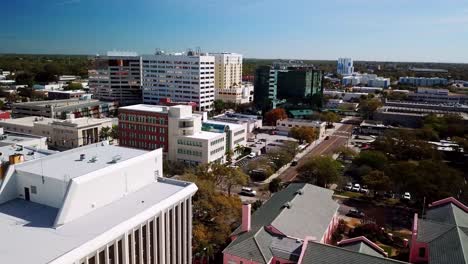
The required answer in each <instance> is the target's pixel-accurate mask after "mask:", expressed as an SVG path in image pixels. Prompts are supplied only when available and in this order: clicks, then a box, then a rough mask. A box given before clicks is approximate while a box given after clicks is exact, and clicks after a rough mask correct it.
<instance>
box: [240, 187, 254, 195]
mask: <svg viewBox="0 0 468 264" xmlns="http://www.w3.org/2000/svg"><path fill="white" fill-rule="evenodd" d="M239 194H240V195H245V196H251V197H254V196H256V195H257V192H256V191H254V190H253V189H252V188H249V187H242V189H241V191H240V193H239Z"/></svg>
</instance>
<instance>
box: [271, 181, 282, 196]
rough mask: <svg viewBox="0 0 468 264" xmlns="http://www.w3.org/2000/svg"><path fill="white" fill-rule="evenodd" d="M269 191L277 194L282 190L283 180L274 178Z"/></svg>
mask: <svg viewBox="0 0 468 264" xmlns="http://www.w3.org/2000/svg"><path fill="white" fill-rule="evenodd" d="M268 190H269V191H270V192H271V193H275V192H278V191H279V190H281V179H279V178H274V179H273V180H271V182H270V183H268Z"/></svg>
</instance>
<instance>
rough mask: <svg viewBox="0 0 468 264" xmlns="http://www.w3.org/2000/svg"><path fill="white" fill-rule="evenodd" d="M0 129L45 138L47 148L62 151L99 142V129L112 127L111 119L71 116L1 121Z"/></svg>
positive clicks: (33, 117) (30, 117)
mask: <svg viewBox="0 0 468 264" xmlns="http://www.w3.org/2000/svg"><path fill="white" fill-rule="evenodd" d="M0 127H3V128H4V129H5V130H6V131H10V132H17V133H25V134H31V135H36V136H42V137H47V143H48V146H49V148H53V149H59V150H64V149H72V148H76V147H81V146H84V145H88V144H91V143H95V142H99V141H100V138H99V134H100V132H101V129H102V128H103V127H112V119H110V118H101V119H99V118H88V117H82V118H75V117H74V116H73V114H70V115H68V118H67V119H66V120H59V119H52V118H45V117H35V116H29V117H22V118H17V119H8V120H1V121H0Z"/></svg>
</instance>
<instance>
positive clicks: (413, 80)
mask: <svg viewBox="0 0 468 264" xmlns="http://www.w3.org/2000/svg"><path fill="white" fill-rule="evenodd" d="M398 83H400V84H407V85H413V86H436V85H440V86H445V85H447V84H448V80H447V79H445V78H439V77H431V78H426V77H408V76H406V77H400V78H399V79H398Z"/></svg>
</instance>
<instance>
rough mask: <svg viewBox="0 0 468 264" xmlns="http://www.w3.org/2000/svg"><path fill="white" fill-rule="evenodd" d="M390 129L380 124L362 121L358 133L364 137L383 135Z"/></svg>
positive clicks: (372, 121)
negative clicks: (364, 135)
mask: <svg viewBox="0 0 468 264" xmlns="http://www.w3.org/2000/svg"><path fill="white" fill-rule="evenodd" d="M390 128H391V127H390V126H386V125H384V124H383V123H382V122H378V121H374V120H364V121H362V122H361V124H360V125H359V132H360V133H361V134H366V135H383V134H384V133H385V131H387V130H388V129H390Z"/></svg>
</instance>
